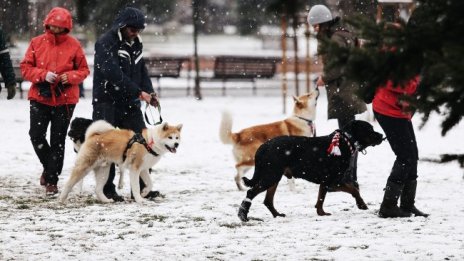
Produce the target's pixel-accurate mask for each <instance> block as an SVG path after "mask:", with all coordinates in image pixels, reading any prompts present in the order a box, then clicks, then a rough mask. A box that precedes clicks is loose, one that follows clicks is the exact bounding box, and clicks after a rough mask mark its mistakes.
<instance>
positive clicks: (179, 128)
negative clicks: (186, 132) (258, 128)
mask: <svg viewBox="0 0 464 261" xmlns="http://www.w3.org/2000/svg"><path fill="white" fill-rule="evenodd" d="M182 126H183V125H182V123H181V124H179V125H177V126H176V128H177V130H178V131H181V130H182Z"/></svg>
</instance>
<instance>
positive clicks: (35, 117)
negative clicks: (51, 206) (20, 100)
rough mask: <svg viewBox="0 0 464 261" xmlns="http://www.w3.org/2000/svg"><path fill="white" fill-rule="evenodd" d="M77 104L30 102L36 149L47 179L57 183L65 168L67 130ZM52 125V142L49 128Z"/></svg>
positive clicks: (33, 141)
mask: <svg viewBox="0 0 464 261" xmlns="http://www.w3.org/2000/svg"><path fill="white" fill-rule="evenodd" d="M75 107H76V105H74V104H73V105H62V106H48V105H45V104H41V103H38V102H36V101H31V102H30V128H29V136H30V138H31V142H32V146H33V147H34V151H35V153H36V154H37V156H38V157H39V160H40V163H42V166H43V168H44V174H45V175H44V176H45V181H46V182H47V183H48V184H54V185H56V184H57V183H58V176H59V175H60V174H61V171H62V170H63V161H64V150H65V142H66V132H67V130H68V126H69V122H70V120H71V118H72V115H73V112H74V108H75ZM48 125H50V143H48V141H47V137H46V136H47V129H48Z"/></svg>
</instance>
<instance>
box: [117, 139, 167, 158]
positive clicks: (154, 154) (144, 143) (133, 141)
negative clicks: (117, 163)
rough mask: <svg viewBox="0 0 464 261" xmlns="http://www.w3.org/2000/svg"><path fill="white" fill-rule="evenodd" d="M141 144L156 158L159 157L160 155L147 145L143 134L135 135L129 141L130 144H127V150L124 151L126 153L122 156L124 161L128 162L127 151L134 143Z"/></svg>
mask: <svg viewBox="0 0 464 261" xmlns="http://www.w3.org/2000/svg"><path fill="white" fill-rule="evenodd" d="M136 142H137V143H140V144H142V145H143V146H145V149H146V150H147V151H148V152H149V153H150V154H151V155H153V156H155V157H158V156H159V154H158V153H156V152H155V151H154V150H153V149H152V148H151V147H150V146H149V145H148V143H147V141H146V140H145V138H144V137H143V136H142V133H135V134H134V136H132V138H131V139H130V140H129V142H128V143H127V146H126V149H125V150H124V153H123V154H122V161H123V162H124V161H126V158H127V150H129V149H130V148H131V147H132V145H134V143H136Z"/></svg>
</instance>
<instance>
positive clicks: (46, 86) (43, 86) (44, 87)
mask: <svg viewBox="0 0 464 261" xmlns="http://www.w3.org/2000/svg"><path fill="white" fill-rule="evenodd" d="M36 85H37V87H38V88H39V94H40V96H42V97H45V98H51V97H52V91H51V90H50V83H49V82H39V83H36Z"/></svg>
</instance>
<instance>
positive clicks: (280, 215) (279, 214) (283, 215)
mask: <svg viewBox="0 0 464 261" xmlns="http://www.w3.org/2000/svg"><path fill="white" fill-rule="evenodd" d="M276 217H286V215H285V214H283V213H277V214H275V215H274V218H276Z"/></svg>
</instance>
